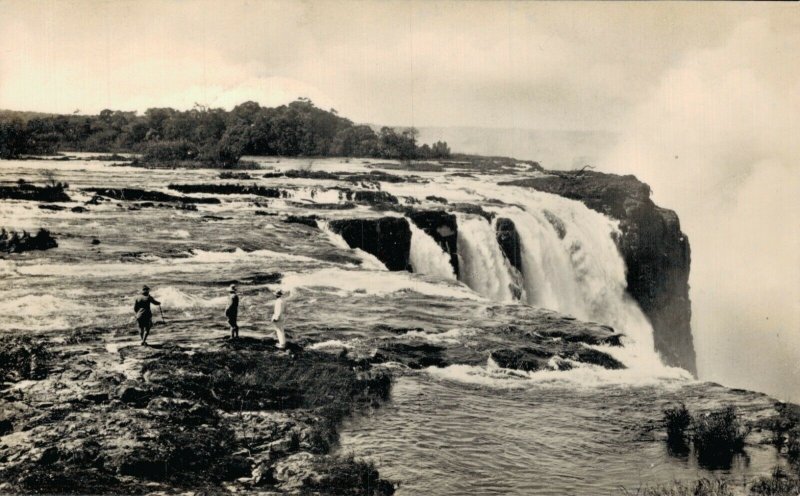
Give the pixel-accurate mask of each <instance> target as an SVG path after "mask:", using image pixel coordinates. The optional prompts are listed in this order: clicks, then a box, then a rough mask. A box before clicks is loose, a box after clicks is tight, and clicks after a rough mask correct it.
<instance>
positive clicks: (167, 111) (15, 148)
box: [0, 98, 450, 165]
mask: <svg viewBox="0 0 800 496" xmlns="http://www.w3.org/2000/svg"><path fill="white" fill-rule="evenodd" d="M417 134H418V133H417V130H416V129H414V128H405V129H394V128H391V127H383V128H381V129H380V131H378V132H375V131H374V130H373V129H372V127H370V126H367V125H360V124H354V123H353V122H352V121H350V120H349V119H346V118H344V117H340V116H339V115H338V114H337V112H336V110H334V109H331V110H323V109H320V108H317V107H316V106H315V105H314V103H313V102H311V101H310V100H308V99H305V98H301V99H299V100H297V101H294V102H292V103H290V104H288V105H281V106H279V107H262V106H261V105H259V104H258V103H256V102H252V101H249V102H245V103H242V104H240V105H237V106H236V107H234V109H233V110H231V111H226V110H224V109H221V108H209V107H206V106H203V105H198V104H195V106H194V107H193V108H192V109H190V110H186V111H181V110H175V109H172V108H150V109H147V111H145V112H144V114H143V115H138V114H137V113H136V112H124V111H119V110H103V111H101V112H100V113H99V114H98V115H47V114H25V113H11V112H7V113H2V114H0V158H16V157H19V156H21V155H37V154H52V153H55V152H56V151H59V150H63V151H91V152H132V153H141V154H142V157H143V159H144V160H145V161H161V162H178V161H201V162H208V163H214V164H221V165H226V164H233V163H236V162H237V161H238V160H239V158H240V157H241V156H243V155H278V156H288V157H293V156H310V157H312V156H334V157H372V158H386V159H400V160H410V159H431V158H447V157H449V156H450V148H449V147H448V146H447V143H445V142H442V141H437V142H436V143H433V144H432V145H427V144H423V145H418V144H417Z"/></svg>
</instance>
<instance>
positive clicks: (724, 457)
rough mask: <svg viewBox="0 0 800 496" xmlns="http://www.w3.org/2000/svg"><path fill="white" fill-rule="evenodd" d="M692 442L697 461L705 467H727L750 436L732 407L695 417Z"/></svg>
mask: <svg viewBox="0 0 800 496" xmlns="http://www.w3.org/2000/svg"><path fill="white" fill-rule="evenodd" d="M692 425H693V427H694V434H693V435H692V442H693V443H694V449H695V451H696V452H697V459H698V460H699V461H700V462H701V463H704V464H706V465H709V466H715V465H718V464H719V465H722V466H725V465H729V463H727V461H728V460H730V459H731V457H732V456H733V455H734V454H735V453H739V452H741V451H742V448H744V440H745V438H746V437H747V435H748V434H750V428H749V427H747V426H745V425H744V424H743V423H742V421H741V420H740V419H739V417H738V416H737V415H736V410H735V409H734V407H732V406H727V407H725V408H722V409H720V410H714V411H712V412H709V413H707V414H704V415H697V416H695V417H694V419H693V421H692Z"/></svg>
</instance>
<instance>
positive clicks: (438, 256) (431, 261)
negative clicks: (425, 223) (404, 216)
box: [408, 220, 456, 280]
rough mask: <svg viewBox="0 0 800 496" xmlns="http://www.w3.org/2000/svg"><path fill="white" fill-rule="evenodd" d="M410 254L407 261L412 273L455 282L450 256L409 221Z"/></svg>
mask: <svg viewBox="0 0 800 496" xmlns="http://www.w3.org/2000/svg"><path fill="white" fill-rule="evenodd" d="M408 226H409V227H410V228H411V252H410V253H409V259H410V260H409V261H410V262H411V268H412V269H413V270H414V272H417V273H420V274H427V275H431V276H436V277H441V278H442V279H451V280H455V278H456V274H455V272H453V266H452V265H451V264H450V256H449V255H448V254H447V253H445V252H444V250H442V247H441V246H439V244H438V243H436V241H434V239H433V238H431V237H430V236H428V234H427V233H426V232H425V231H423V230H422V229H420V228H419V227H417V226H416V225H415V224H414V223H413V222H411V221H410V220H409V221H408Z"/></svg>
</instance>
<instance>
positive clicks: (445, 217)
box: [407, 209, 459, 275]
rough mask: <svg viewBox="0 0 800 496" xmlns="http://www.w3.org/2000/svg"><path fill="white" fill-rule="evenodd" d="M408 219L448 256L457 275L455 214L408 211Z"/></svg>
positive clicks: (456, 223) (439, 211)
mask: <svg viewBox="0 0 800 496" xmlns="http://www.w3.org/2000/svg"><path fill="white" fill-rule="evenodd" d="M407 215H408V218H409V219H411V221H412V222H413V223H414V224H415V225H416V226H417V227H419V228H420V229H422V230H423V231H425V233H426V234H428V235H429V236H430V237H432V238H433V240H434V241H436V242H437V243H438V244H439V246H441V247H442V250H444V252H445V253H447V254H448V255H450V265H452V266H453V270H454V271H455V273H456V275H458V274H459V262H458V222H457V220H456V216H455V214H452V213H449V212H446V211H444V210H413V209H411V210H409V211H408V213H407Z"/></svg>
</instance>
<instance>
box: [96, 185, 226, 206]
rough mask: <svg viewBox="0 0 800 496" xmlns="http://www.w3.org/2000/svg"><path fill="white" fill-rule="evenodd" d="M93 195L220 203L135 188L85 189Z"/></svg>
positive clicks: (146, 199) (126, 199) (141, 199)
mask: <svg viewBox="0 0 800 496" xmlns="http://www.w3.org/2000/svg"><path fill="white" fill-rule="evenodd" d="M84 191H90V192H92V193H94V194H95V195H99V196H104V197H106V198H113V199H115V200H122V201H148V202H180V203H209V204H218V203H220V201H219V199H217V198H192V197H189V196H174V195H168V194H167V193H162V192H160V191H145V190H142V189H136V188H116V189H113V188H86V189H85V190H84Z"/></svg>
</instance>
